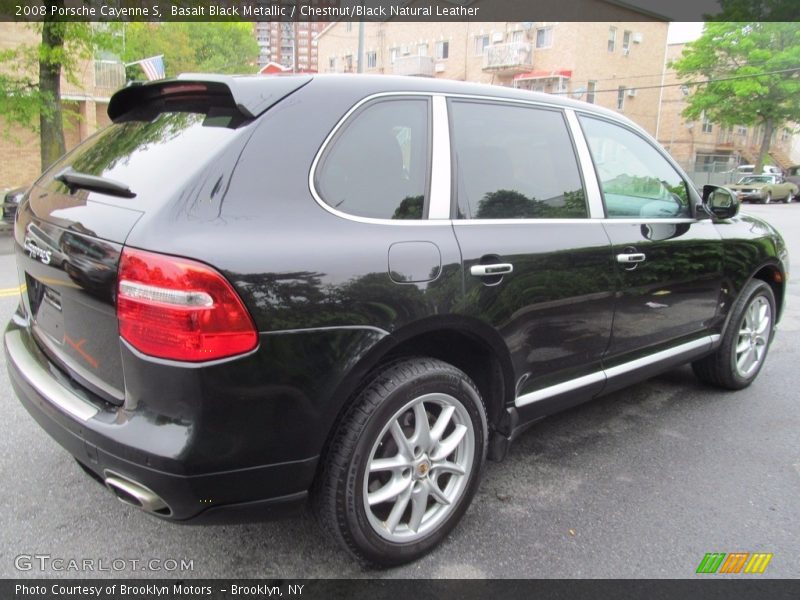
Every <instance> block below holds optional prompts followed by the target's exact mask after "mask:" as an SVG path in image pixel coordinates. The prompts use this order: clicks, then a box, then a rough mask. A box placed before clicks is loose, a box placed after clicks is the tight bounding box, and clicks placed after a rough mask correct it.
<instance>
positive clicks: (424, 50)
mask: <svg viewBox="0 0 800 600" xmlns="http://www.w3.org/2000/svg"><path fill="white" fill-rule="evenodd" d="M417 56H428V44H418V45H417Z"/></svg>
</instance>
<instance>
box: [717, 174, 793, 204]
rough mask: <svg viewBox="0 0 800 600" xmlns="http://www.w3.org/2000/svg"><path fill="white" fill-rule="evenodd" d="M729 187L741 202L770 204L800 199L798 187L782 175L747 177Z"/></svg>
mask: <svg viewBox="0 0 800 600" xmlns="http://www.w3.org/2000/svg"><path fill="white" fill-rule="evenodd" d="M728 187H729V188H730V189H731V191H733V192H734V193H735V194H736V195H737V196H738V198H739V201H740V202H760V203H761V204H769V203H770V202H772V201H773V200H781V201H783V202H791V201H792V198H798V187H797V186H796V185H795V184H794V183H792V182H791V181H786V180H785V179H784V178H783V176H782V175H766V174H765V175H747V176H746V177H742V178H741V179H740V180H739V181H738V183H736V185H731V186H728ZM798 199H800V198H798Z"/></svg>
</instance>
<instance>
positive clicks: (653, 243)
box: [580, 115, 723, 390]
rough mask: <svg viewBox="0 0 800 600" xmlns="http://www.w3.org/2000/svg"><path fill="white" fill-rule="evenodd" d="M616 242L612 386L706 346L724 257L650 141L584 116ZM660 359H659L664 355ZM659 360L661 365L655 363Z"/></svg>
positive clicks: (608, 364)
mask: <svg viewBox="0 0 800 600" xmlns="http://www.w3.org/2000/svg"><path fill="white" fill-rule="evenodd" d="M580 122H581V126H582V129H583V131H584V133H585V136H586V140H587V143H588V145H589V148H590V151H591V155H592V159H593V162H594V165H595V170H596V172H597V176H598V180H599V183H600V187H601V192H602V196H603V203H604V206H605V211H606V219H605V221H604V226H605V229H606V231H607V232H608V236H609V238H610V239H611V243H612V246H613V248H612V254H613V256H614V263H615V267H616V277H617V300H616V308H615V313H614V327H613V332H612V336H611V344H610V345H609V348H608V353H607V355H606V357H605V360H604V362H603V364H604V367H605V368H606V369H607V370H608V373H607V374H608V376H609V386H608V387H607V388H606V390H608V389H610V388H611V387H615V386H614V382H613V379H614V378H615V376H617V375H619V376H620V377H619V379H620V380H621V381H618V383H619V384H620V385H624V384H625V382H624V379H625V378H624V375H625V374H627V373H628V372H632V371H633V370H636V369H637V368H638V367H641V366H643V365H646V364H647V363H648V362H656V361H655V360H651V359H653V358H654V357H656V358H658V359H661V358H664V359H668V358H670V357H671V355H673V354H674V355H675V357H678V358H679V357H680V355H681V354H682V353H684V352H685V353H687V356H688V355H691V354H692V353H697V352H702V351H704V350H705V349H707V348H708V347H709V344H710V343H711V342H710V339H709V338H708V336H707V335H705V336H704V334H706V333H707V331H708V329H709V327H710V325H711V324H712V322H713V320H714V318H715V316H716V314H717V311H718V305H719V301H720V297H721V296H720V294H721V289H722V259H723V250H722V244H721V242H720V236H719V234H718V232H717V230H716V227H715V226H714V224H713V222H712V221H711V220H710V219H709V218H707V217H705V218H696V217H695V215H694V208H693V206H696V204H697V202H698V201H699V198H698V197H697V194H696V192H695V191H694V189H693V188H692V187H691V186H690V185H689V184H688V183H687V182H686V181H685V180H684V179H683V177H682V176H681V174H680V173H679V172H678V170H677V169H676V168H675V167H674V166H673V165H672V163H671V162H670V161H669V160H668V159H667V158H666V156H665V155H664V154H662V152H661V151H660V150H658V149H657V148H656V147H655V145H653V144H652V143H651V142H650V141H649V140H647V139H646V138H645V137H644V136H643V135H641V134H639V133H638V132H636V131H635V130H633V129H630V128H628V127H625V126H623V125H621V124H618V123H614V122H611V121H607V120H605V119H602V118H599V117H590V116H588V115H582V116H581V117H580ZM659 352H661V354H658V353H659ZM658 362H660V360H659V361H658Z"/></svg>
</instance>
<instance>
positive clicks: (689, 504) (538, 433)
mask: <svg viewBox="0 0 800 600" xmlns="http://www.w3.org/2000/svg"><path fill="white" fill-rule="evenodd" d="M745 210H746V211H749V212H752V213H755V214H758V215H761V216H764V217H765V218H766V219H768V220H769V221H771V222H773V223H774V224H775V225H776V226H777V227H778V229H780V230H781V231H782V233H783V235H784V237H785V238H786V240H787V242H788V243H789V245H790V248H791V250H792V255H793V256H794V260H795V264H796V265H800V204H791V205H770V206H753V207H750V206H748V207H746V209H745ZM10 248H11V244H10V240H8V238H7V234H0V289H5V288H9V287H11V286H14V285H16V274H15V270H14V264H13V258H12V257H11V256H10V255H8V252H9V250H10ZM2 293H3V292H2V291H0V320H2V321H3V322H5V321H7V320H8V318H9V317H10V316H11V314H12V312H13V310H14V308H15V305H16V302H17V299H16V297H14V296H13V295H11V296H9V295H5V296H3V295H2ZM799 348H800V283H798V282H797V280H795V281H793V282H791V283H790V287H789V304H788V308H787V311H786V314H785V316H784V319H783V321H782V323H781V325H780V330H779V333H778V335H777V338H776V340H775V342H774V344H773V346H772V348H771V352H770V356H769V359H768V361H767V364H766V365H765V367H764V369H763V371H762V373H761V375H760V377H759V379H758V380H757V381H756V383H755V384H753V385H752V386H751V387H750V388H748V389H747V390H744V391H741V392H737V393H724V392H720V391H716V390H714V389H711V388H708V387H704V386H702V385H701V384H699V383H698V382H697V381H696V380H695V379H694V377H693V376H692V374H691V371H690V369H689V368H687V367H685V368H680V369H678V370H675V371H673V372H670V373H668V374H666V375H663V376H661V377H658V378H655V379H652V380H650V381H648V382H646V383H642V384H640V385H637V386H635V387H632V388H629V389H627V390H625V391H622V392H620V393H617V394H614V395H611V396H608V397H605V398H603V399H600V400H597V401H595V402H593V403H590V404H586V405H584V406H581V407H578V408H575V409H573V410H570V411H568V412H565V413H562V414H560V415H557V416H554V417H551V418H549V419H546V420H545V421H542V422H541V423H539V424H537V425H536V426H534V427H533V428H531V429H530V430H529V431H528V432H527V433H526V434H525V435H523V436H522V438H521V439H520V440H519V441H518V442H517V443H516V445H514V446H513V447H512V449H511V452H510V455H509V457H508V459H507V460H506V461H505V462H503V463H500V464H496V463H490V464H489V465H488V468H487V470H486V475H485V477H484V480H483V483H482V485H481V488H480V491H479V493H478V495H477V497H476V498H475V501H474V502H473V505H472V507H471V509H470V510H469V511H468V513H467V514H466V516H465V518H464V520H463V521H462V523H461V524H460V526H459V527H458V528H457V529H456V530H455V532H454V533H453V534H452V535H451V536H450V538H449V539H448V540H447V541H446V542H445V543H444V544H443V545H442V546H441V547H440V548H439V549H437V550H436V551H434V552H433V553H432V554H430V555H429V556H427V557H426V558H423V559H422V560H419V561H418V562H416V563H414V564H411V565H408V566H404V567H402V568H397V569H392V570H388V571H368V570H364V569H362V568H361V567H359V566H358V565H357V564H356V563H355V562H353V561H352V560H350V559H349V558H348V557H347V556H346V555H345V554H344V553H342V552H341V551H340V550H339V549H338V547H336V546H335V545H333V544H332V543H330V542H329V541H328V540H327V539H325V538H324V537H322V536H321V535H320V533H319V532H318V530H317V528H316V526H315V524H314V522H313V521H312V519H311V518H310V517H308V516H301V517H297V518H293V519H289V520H284V521H280V522H273V523H259V524H251V525H240V526H215V527H191V526H179V525H172V524H169V523H164V522H161V521H159V520H157V519H154V518H151V517H149V516H147V515H145V514H143V513H141V512H139V511H137V510H135V509H132V508H129V507H127V506H125V505H123V504H121V503H120V502H118V501H117V500H115V499H114V498H113V497H112V496H111V495H110V494H109V493H108V492H106V491H105V490H104V489H103V488H102V487H101V486H99V485H96V484H94V483H93V482H92V481H90V480H89V479H88V478H87V477H86V476H85V475H84V474H83V473H82V472H81V471H80V470H79V468H78V467H77V465H75V463H74V462H73V460H72V459H71V458H70V457H69V456H68V455H67V454H66V453H65V452H64V451H62V450H61V449H60V447H58V446H57V445H56V443H55V442H53V441H51V440H50V438H49V437H47V435H46V434H45V433H44V432H42V431H41V430H40V429H39V427H38V426H37V425H36V424H35V423H34V421H33V420H32V419H31V418H30V417H29V416H28V414H27V413H26V412H25V410H24V409H23V408H22V407H21V406H20V405H19V404H18V402H17V401H16V399H15V398H14V395H13V393H12V391H11V389H10V386H9V384H8V380H7V376H6V373H5V365H4V364H3V365H0V368H1V369H2V370H1V371H0V414H2V415H3V418H2V419H0V481H1V482H2V491H3V494H2V496H1V497H0V576H2V577H24V576H41V575H43V574H44V575H59V574H61V575H66V576H107V575H114V574H117V575H126V576H131V575H135V576H143V577H147V576H154V577H155V576H158V577H163V576H176V577H177V576H180V577H236V578H244V577H288V578H292V577H371V578H374V577H400V578H410V577H454V578H470V577H648V578H649V577H678V578H682V577H695V576H696V575H695V569H696V568H697V565H698V564H699V562H700V560H701V559H702V558H703V555H704V554H705V553H707V552H734V551H744V552H770V553H773V554H774V557H773V559H772V562H771V563H770V564H769V566H768V568H767V570H766V572H765V574H764V575H763V576H764V577H800V518H798V517H800V502H799V500H800V394H799V393H798V391H797V387H796V386H797V385H798V380H797V369H798V363H799V362H800V352H798V349H799ZM0 362H3V363H4V362H5V359H4V357H2V356H0ZM26 554H27V555H30V554H45V555H49V556H50V557H51V558H64V559H85V558H88V559H93V560H95V561H96V562H95V564H96V565H97V566H98V567H99V566H100V563H98V562H97V561H99V560H102V561H105V564H106V568H109V565H110V563H111V561H112V560H113V559H150V558H157V559H177V560H180V559H188V560H192V561H193V570H191V571H180V570H178V571H171V572H165V571H163V570H162V571H155V572H149V571H137V570H133V569H131V568H130V563H127V566H125V567H124V568H122V570H120V571H117V572H116V573H115V572H114V571H104V572H94V573H92V572H86V573H76V572H73V571H67V572H59V571H54V570H46V571H45V572H44V573H42V572H40V571H39V570H38V569H33V570H30V571H19V570H17V569H16V568H15V557H17V556H19V555H26ZM65 564H67V565H68V563H65ZM120 564H121V563H117V565H120ZM23 566H24V563H23ZM164 566H165V567H169V566H171V563H164ZM112 568H113V567H112ZM739 577H741V576H739Z"/></svg>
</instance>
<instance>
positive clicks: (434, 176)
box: [308, 91, 450, 227]
mask: <svg viewBox="0 0 800 600" xmlns="http://www.w3.org/2000/svg"><path fill="white" fill-rule="evenodd" d="M436 95H437V94H434V93H433V92H402V91H397V92H380V93H377V94H371V95H369V96H366V97H365V98H362V99H361V100H359V101H358V102H356V103H355V104H354V105H353V106H351V107H350V109H349V110H348V111H347V112H346V113H345V114H344V116H343V117H342V118H341V119H339V121H338V122H337V123H336V125H335V126H334V127H333V129H332V130H331V131H330V133H329V134H328V136H327V137H326V138H325V141H324V142H322V145H321V146H320V147H319V150H317V154H316V155H315V156H314V160H313V161H312V163H311V169H309V171H308V189H309V190H310V191H311V195H312V196H313V197H314V200H316V202H317V204H319V205H320V206H321V207H322V208H324V209H325V210H326V211H328V212H329V213H331V214H333V215H336V216H337V217H341V218H343V219H348V220H350V221H356V222H358V223H372V224H375V225H401V226H406V227H408V226H419V225H422V226H426V225H449V224H450V220H449V218H448V219H441V218H439V219H377V218H374V217H359V216H358V215H351V214H349V213H346V212H343V211H341V210H337V209H336V208H334V207H332V206H330V205H329V204H328V203H327V202H325V200H323V199H322V196H320V195H319V192H318V191H317V188H316V186H315V185H314V178H315V176H316V172H317V167H318V166H319V161H320V160H321V158H322V155H323V154H324V153H325V150H326V148H327V147H328V145H329V144H330V143H331V140H333V138H334V137H335V136H336V134H337V133H338V132H339V130H340V129H341V128H342V127H343V126H344V124H345V123H346V122H347V121H348V120H349V119H350V117H351V116H352V115H353V113H355V112H356V111H357V110H358V109H359V108H361V107H362V106H364V105H365V104H366V103H368V102H372V101H373V100H376V99H379V98H391V97H409V96H419V97H421V98H428V99H430V101H431V103H433V98H434V97H435V96H436ZM446 114H447V113H445V116H446ZM439 118H441V114H439ZM431 120H432V121H435V120H436V111H435V110H434V111H433V117H432V119H431ZM439 127H441V126H439ZM431 131H432V132H433V137H434V139H433V143H432V146H433V148H434V149H435V148H437V140H436V139H435V138H436V136H435V134H436V133H437V129H436V123H435V122H434V123H431ZM448 132H449V128H448ZM447 145H448V158H447V165H446V166H447V170H448V173H447V181H448V183H447V187H448V190H449V187H450V183H449V182H450V173H449V170H450V158H449V134H448V142H447ZM439 147H440V146H439ZM430 159H431V160H432V159H433V151H432V152H431V157H430ZM437 169H441V167H439V166H438V165H437V164H436V161H433V160H432V164H431V190H430V202H429V212H430V207H432V205H433V182H434V181H437V182H439V181H440V179H441V178H442V176H441V175H440V174H438V173H437V172H436V170H437ZM439 193H441V191H439ZM437 202H440V199H438V197H437ZM437 210H440V209H439V207H438V204H437ZM449 214H450V209H449V199H448V217H449Z"/></svg>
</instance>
